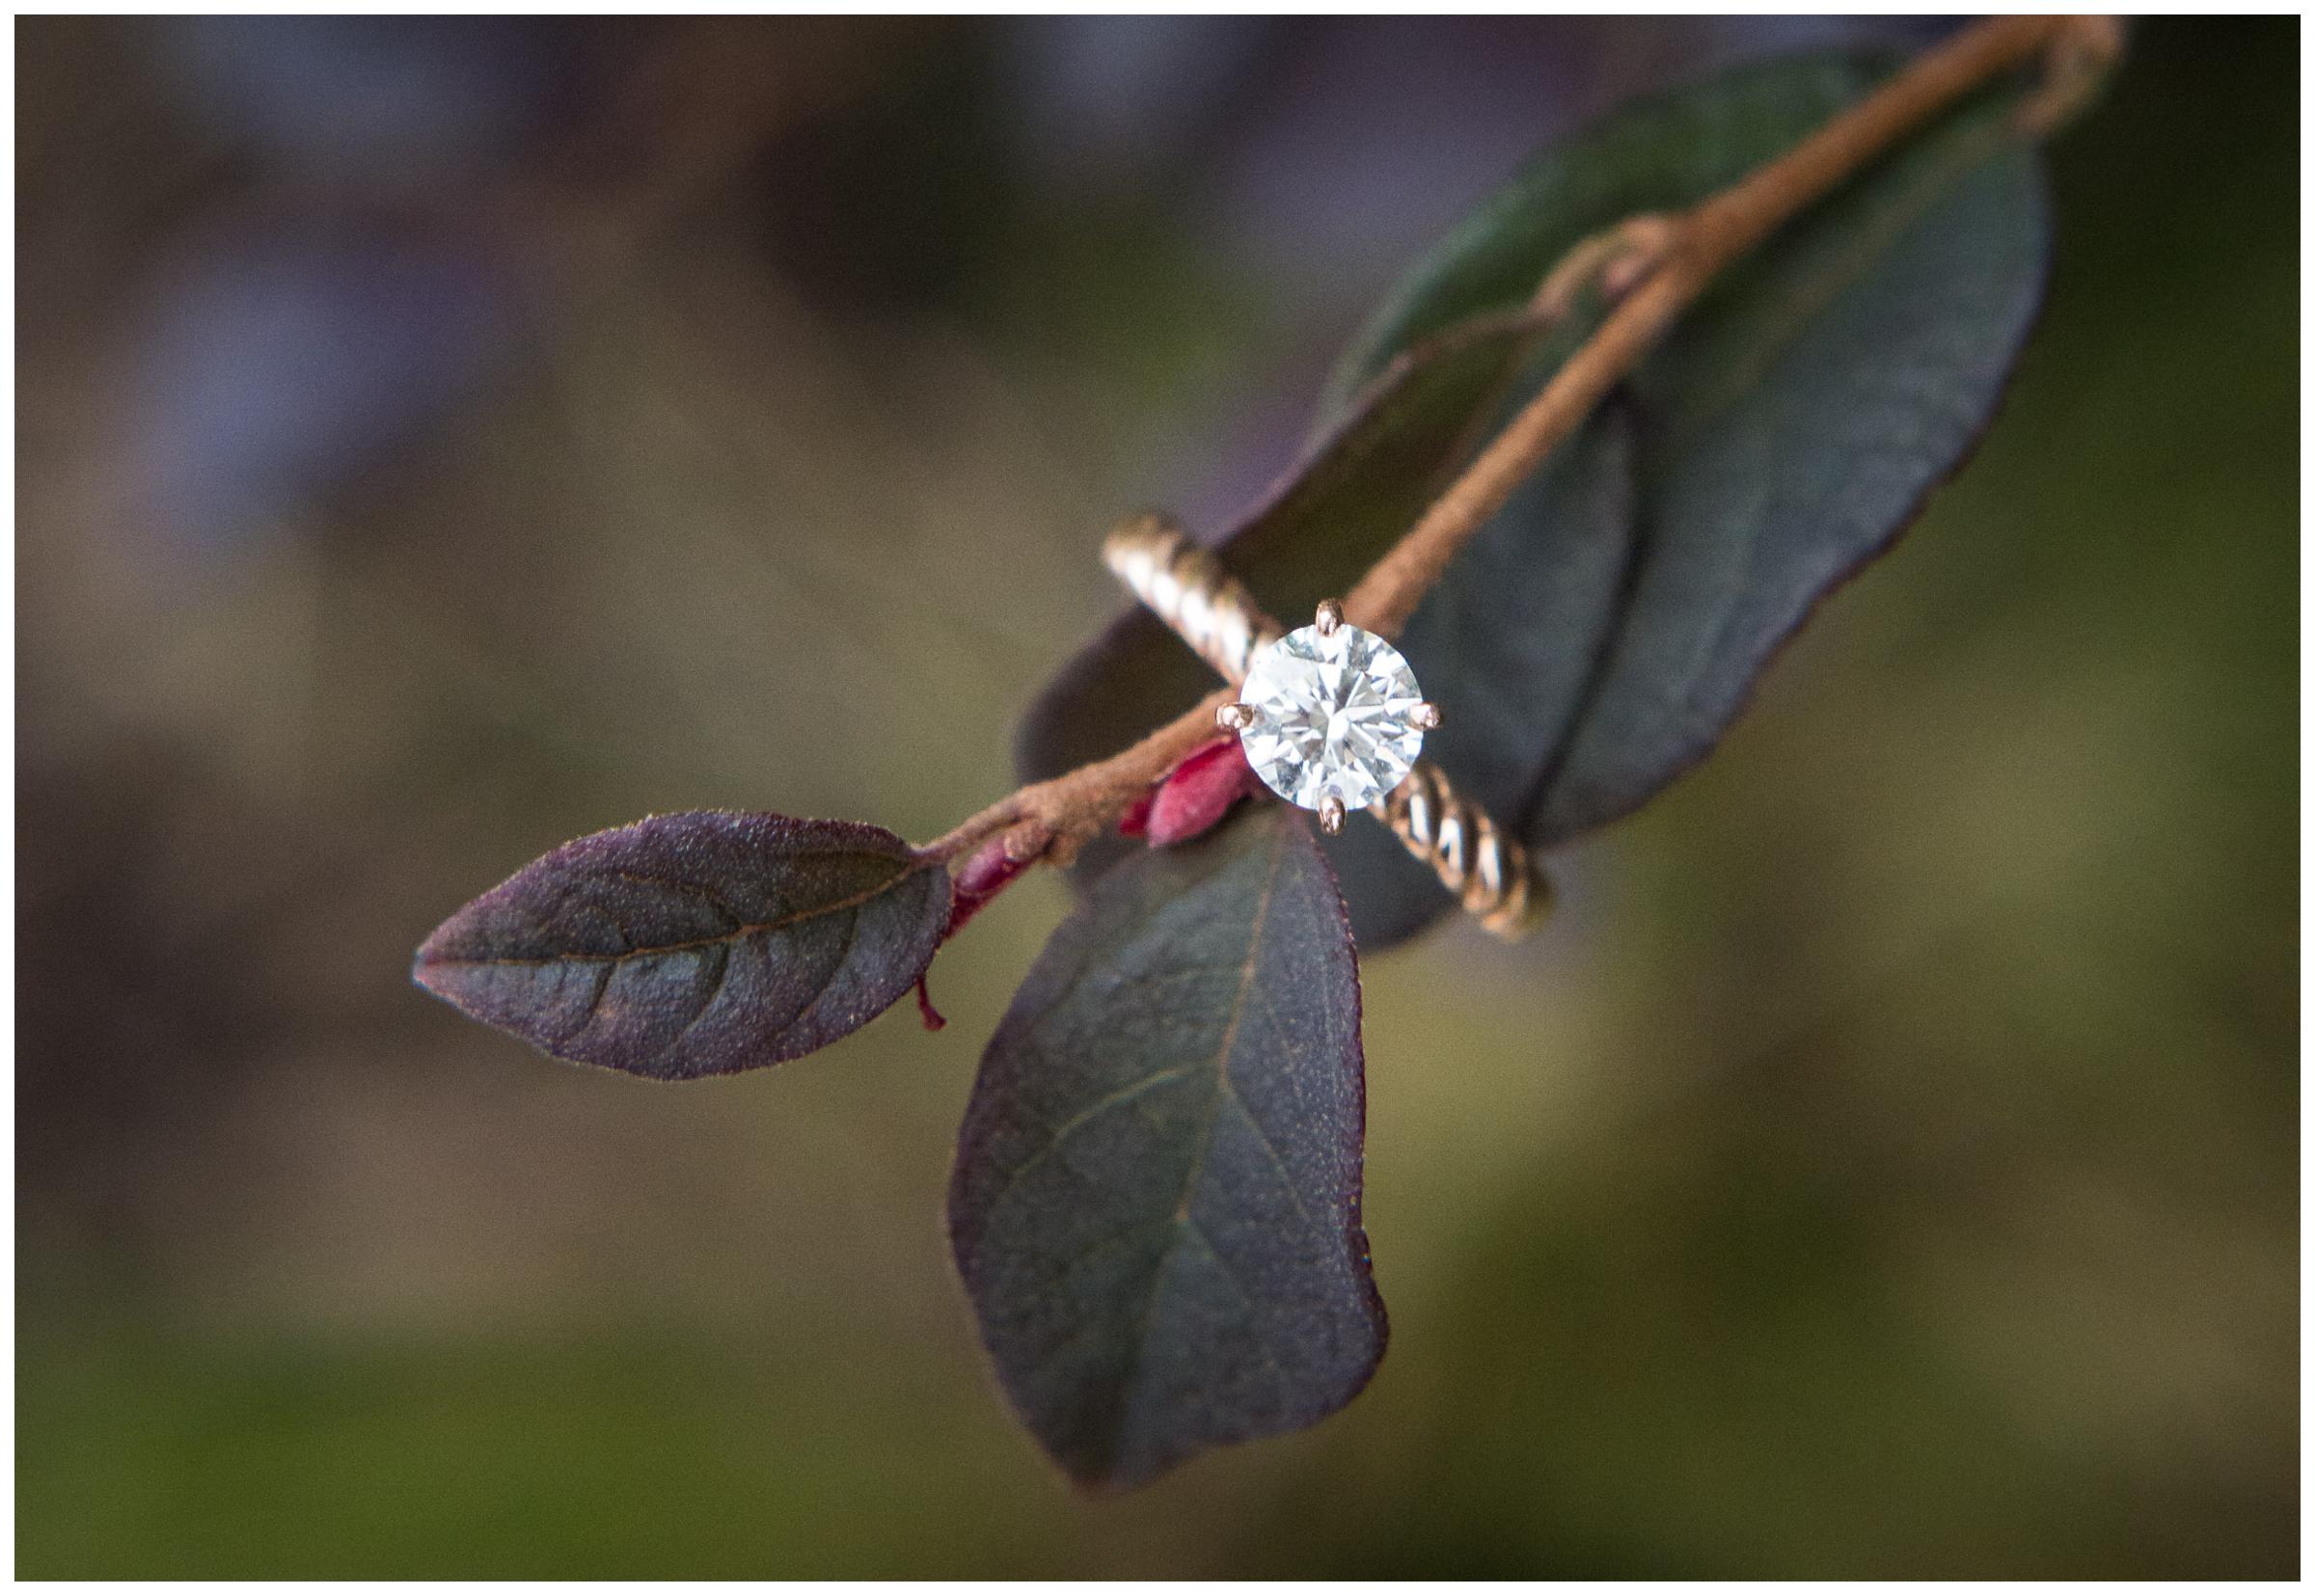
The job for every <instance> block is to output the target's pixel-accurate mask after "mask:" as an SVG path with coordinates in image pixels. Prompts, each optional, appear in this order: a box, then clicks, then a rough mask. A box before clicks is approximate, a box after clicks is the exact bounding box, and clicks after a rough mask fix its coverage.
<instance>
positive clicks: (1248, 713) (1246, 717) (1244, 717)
mask: <svg viewBox="0 0 2315 1596" xmlns="http://www.w3.org/2000/svg"><path fill="white" fill-rule="evenodd" d="M1213 723H1214V724H1215V725H1217V726H1219V727H1221V729H1222V730H1224V731H1226V732H1242V731H1244V730H1245V729H1246V728H1247V727H1248V726H1251V725H1252V724H1254V707H1253V706H1252V705H1251V704H1224V705H1223V706H1222V707H1221V708H1219V709H1217V710H1215V711H1214V712H1213Z"/></svg>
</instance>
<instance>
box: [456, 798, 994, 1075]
mask: <svg viewBox="0 0 2315 1596" xmlns="http://www.w3.org/2000/svg"><path fill="white" fill-rule="evenodd" d="M948 914H949V883H948V875H947V872H946V871H945V870H943V869H942V868H941V867H940V865H939V864H937V863H933V862H931V861H928V860H925V859H922V858H920V857H919V856H918V855H917V854H916V853H915V852H913V851H912V850H911V849H910V847H909V845H908V844H907V843H905V842H903V841H902V840H901V839H900V838H898V837H896V836H894V835H893V834H892V833H891V832H889V831H886V830H884V829H882V828H880V827H878V826H873V825H857V824H855V823H853V822H850V821H825V820H791V819H789V818H787V817H786V816H783V815H768V814H739V813H733V812H730V811H726V810H694V811H689V812H686V813H683V814H675V815H656V816H653V817H652V818H651V819H649V820H644V821H638V822H637V823H636V824H634V825H622V826H619V827H617V828H615V829H613V830H610V831H598V832H596V833H594V834H593V835H592V836H586V837H581V838H580V839H578V840H577V841H576V842H571V843H566V844H564V845H563V846H562V847H560V848H558V849H557V850H556V851H555V852H552V853H549V854H547V855H546V856H545V857H543V858H540V859H537V860H534V861H533V862H532V863H531V864H529V865H526V866H525V867H524V868H523V869H522V870H520V871H518V872H516V873H515V874H514V876H512V877H511V878H509V879H507V880H506V881H504V883H502V884H501V885H499V886H497V887H495V888H493V889H492V890H491V891H489V892H486V893H484V894H483V895H482V896H481V897H479V898H477V899H476V900H475V901H474V902H473V903H471V904H469V905H467V906H465V907H464V908H462V909H460V910H459V911H458V912H457V913H455V914H453V915H451V916H450V918H449V919H448V920H446V921H445V922H443V924H442V926H441V928H440V929H439V930H437V931H436V932H435V933H434V934H433V935H432V936H430V937H428V938H427V939H426V942H425V945H424V946H423V947H422V948H420V949H419V951H418V958H417V961H416V963H415V965H414V966H413V968H412V972H411V973H412V975H413V977H414V978H415V979H416V980H417V981H418V983H419V985H421V986H422V987H425V988H426V989H427V990H428V991H431V992H433V993H434V994H435V995H436V996H437V997H440V998H443V999H444V1000H446V1001H447V1002H449V1003H450V1004H452V1005H454V1006H455V1007H457V1008H458V1009H459V1010H461V1011H463V1012H464V1013H465V1014H469V1015H471V1016H472V1017H473V1018H476V1019H478V1020H481V1021H482V1022H483V1023H484V1024H486V1025H493V1026H496V1027H497V1028H498V1029H500V1030H502V1031H505V1032H508V1033H510V1034H512V1035H514V1036H517V1037H520V1038H521V1039H522V1040H523V1041H528V1042H530V1043H531V1045H532V1046H534V1047H538V1048H541V1049H543V1050H544V1051H546V1052H548V1053H551V1054H553V1055H555V1056H556V1057H557V1058H561V1059H569V1060H572V1061H574V1062H576V1063H581V1064H594V1065H601V1066H604V1067H605V1068H607V1069H624V1070H627V1071H628V1072H630V1073H632V1074H637V1075H647V1076H651V1077H653V1078H655V1079H659V1080H689V1079H692V1078H694V1077H695V1076H700V1075H724V1074H730V1073H732V1072H734V1071H736V1070H741V1069H758V1068H761V1067H762V1066H764V1065H768V1064H777V1063H779V1062H780V1061H781V1060H783V1059H792V1058H797V1057H800V1056H801V1055H803V1054H805V1053H809V1052H811V1051H813V1050H814V1049H815V1048H819V1047H825V1046H827V1045H828V1044H829V1043H830V1042H831V1041H835V1040H836V1039H837V1038H839V1037H842V1036H845V1035H847V1034H848V1033H850V1032H852V1031H856V1030H858V1028H859V1027H860V1026H862V1025H865V1024H866V1023H867V1022H868V1021H869V1020H871V1019H873V1018H875V1017H876V1016H877V1015H878V1014H882V1013H883V1012H884V1011H885V1009H886V1008H888V1007H890V1006H891V1004H892V1003H893V1002H894V1001H895V1000H897V999H898V998H899V997H901V996H902V995H903V994H904V993H906V992H907V991H908V990H909V989H910V988H911V987H913V986H914V985H915V984H916V981H917V978H918V977H919V976H921V975H923V973H924V970H925V966H926V965H927V964H929V963H930V962H931V961H932V957H933V954H934V952H935V950H936V949H938V948H939V947H940V938H941V934H942V933H943V932H944V931H945V929H946V927H947V924H948Z"/></svg>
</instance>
